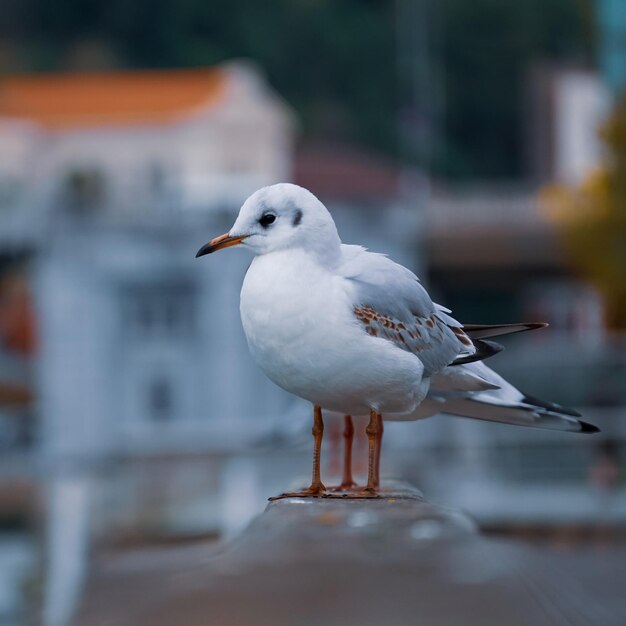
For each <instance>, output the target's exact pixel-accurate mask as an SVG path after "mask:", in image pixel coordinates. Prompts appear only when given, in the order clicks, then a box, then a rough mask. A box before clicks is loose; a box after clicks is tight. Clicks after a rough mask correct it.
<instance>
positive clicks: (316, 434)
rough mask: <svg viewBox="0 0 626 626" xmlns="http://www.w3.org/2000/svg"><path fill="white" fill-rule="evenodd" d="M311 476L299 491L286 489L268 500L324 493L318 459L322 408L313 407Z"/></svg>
mask: <svg viewBox="0 0 626 626" xmlns="http://www.w3.org/2000/svg"><path fill="white" fill-rule="evenodd" d="M312 432H313V478H312V480H311V486H310V487H307V488H306V489H301V490H299V491H288V492H286V493H281V494H280V495H279V496H275V497H272V498H270V500H278V499H280V498H301V497H304V496H311V497H321V496H323V495H324V494H325V493H326V487H324V485H323V483H322V480H321V475H320V459H321V455H322V439H323V437H324V420H323V418H322V408H321V407H319V406H317V405H316V406H314V407H313V431H312Z"/></svg>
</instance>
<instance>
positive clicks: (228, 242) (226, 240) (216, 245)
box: [196, 233, 246, 259]
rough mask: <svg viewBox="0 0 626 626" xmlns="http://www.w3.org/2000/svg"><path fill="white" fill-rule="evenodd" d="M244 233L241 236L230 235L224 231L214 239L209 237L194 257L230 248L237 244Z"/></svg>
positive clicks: (242, 238)
mask: <svg viewBox="0 0 626 626" xmlns="http://www.w3.org/2000/svg"><path fill="white" fill-rule="evenodd" d="M245 238H246V236H245V235H243V236H241V237H231V236H230V235H229V234H228V233H224V234H223V235H220V236H219V237H216V238H215V239H211V241H209V243H205V244H204V245H203V246H202V248H200V250H198V252H197V253H196V259H197V258H198V257H199V256H204V255H205V254H211V252H217V251H218V250H221V249H222V248H230V247H231V246H237V245H239V244H240V243H241V242H242V241H243V240H244V239H245Z"/></svg>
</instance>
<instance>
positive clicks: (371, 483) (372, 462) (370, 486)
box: [365, 409, 379, 494]
mask: <svg viewBox="0 0 626 626" xmlns="http://www.w3.org/2000/svg"><path fill="white" fill-rule="evenodd" d="M378 426H379V420H378V413H376V411H374V410H373V409H370V421H369V423H368V425H367V428H366V429H365V432H366V433H367V442H368V453H369V454H368V458H367V487H366V488H365V491H367V492H369V493H372V494H375V493H376V491H377V485H376V441H377V439H378Z"/></svg>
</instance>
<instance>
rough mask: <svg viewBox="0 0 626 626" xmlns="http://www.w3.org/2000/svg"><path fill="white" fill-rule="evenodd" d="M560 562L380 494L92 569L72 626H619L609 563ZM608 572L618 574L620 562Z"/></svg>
mask: <svg viewBox="0 0 626 626" xmlns="http://www.w3.org/2000/svg"><path fill="white" fill-rule="evenodd" d="M566 557H567V555H566V554H565V555H564V554H560V555H559V554H558V553H553V554H546V553H544V552H539V551H538V550H536V549H534V548H531V547H528V546H523V545H519V544H510V543H505V542H501V541H494V540H491V539H488V538H483V537H482V536H481V535H480V534H479V533H478V532H477V531H476V529H475V527H474V525H473V524H472V522H471V521H470V520H469V519H468V518H467V517H466V516H464V515H463V514H461V513H457V512H454V511H450V510H447V509H444V508H441V507H439V506H436V505H433V504H430V503H428V502H426V501H425V500H424V499H423V498H422V497H421V496H420V494H419V493H418V492H417V491H415V490H414V489H412V488H410V487H409V486H407V485H402V484H393V485H390V486H389V490H388V491H387V494H386V497H384V498H381V499H378V500H365V499H362V500H354V499H345V500H342V499H302V498H290V499H285V500H278V501H275V502H272V503H270V504H269V505H268V506H267V508H266V510H265V512H264V513H263V514H261V515H260V516H259V517H258V518H257V519H256V520H255V521H254V522H253V523H252V524H251V525H250V527H249V528H248V529H247V530H246V531H245V532H244V533H243V534H242V535H241V536H240V537H239V538H238V539H237V540H235V541H234V542H232V543H230V544H228V545H226V546H224V547H222V548H221V549H220V550H219V551H217V552H216V551H215V550H214V549H213V548H212V547H211V546H210V544H206V545H195V546H193V547H189V546H187V547H182V548H180V547H179V548H172V547H170V548H161V549H158V550H153V551H150V552H146V551H143V552H140V553H135V554H128V553H126V554H123V555H120V556H110V557H108V558H103V559H101V562H100V564H99V565H98V567H96V568H95V569H94V570H93V572H92V575H91V576H90V582H89V585H88V588H87V593H86V596H85V600H84V602H83V606H82V608H81V610H80V612H79V615H78V619H77V620H76V623H77V624H78V625H79V626H104V625H105V624H106V625H115V626H138V625H140V624H142V625H143V624H150V626H162V625H168V626H178V625H184V626H196V625H197V626H207V625H209V624H211V625H224V626H240V625H241V626H243V625H251V624H254V625H261V626H262V625H268V626H269V625H272V626H294V625H295V626H309V625H311V626H314V625H315V626H317V625H319V626H322V625H324V626H346V625H348V626H349V625H351V624H358V625H359V626H375V625H376V626H378V625H382V624H391V625H396V624H407V625H415V624H419V625H424V626H456V625H459V626H490V625H493V626H496V625H497V626H502V625H503V624H507V626H528V625H530V624H532V625H533V626H561V625H563V626H566V625H568V626H572V625H578V626H583V625H585V626H590V625H593V624H597V625H600V624H601V625H602V626H618V625H620V624H623V623H624V621H623V617H624V612H623V611H624V607H623V601H622V599H621V598H622V595H621V593H620V584H619V582H618V581H619V580H620V576H619V575H618V574H616V573H615V571H611V568H610V566H609V564H608V561H607V560H605V559H603V560H601V563H595V562H590V563H585V564H584V566H582V567H581V566H580V564H579V566H578V569H576V567H573V566H572V564H571V563H570V562H568V561H567V560H566ZM614 562H617V563H621V566H620V567H621V569H622V572H623V570H624V565H623V563H624V560H623V559H622V558H621V557H620V560H619V561H614ZM601 572H604V573H603V574H600V573H601ZM600 591H601V594H600V595H598V594H599V592H600ZM600 598H601V599H600Z"/></svg>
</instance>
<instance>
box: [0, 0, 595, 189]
mask: <svg viewBox="0 0 626 626" xmlns="http://www.w3.org/2000/svg"><path fill="white" fill-rule="evenodd" d="M411 1H414V3H415V6H416V7H419V6H422V5H424V6H426V5H428V6H429V7H430V11H429V14H430V15H431V20H432V23H431V22H430V21H429V24H428V28H427V30H428V32H429V33H430V35H431V41H430V42H429V48H430V50H429V53H430V61H431V65H432V71H431V75H432V76H433V78H434V80H435V81H436V83H437V84H435V85H433V91H437V92H440V93H442V94H443V99H442V100H443V102H444V107H443V109H442V110H439V111H435V112H434V120H435V124H436V125H437V127H438V132H436V133H435V138H436V140H437V145H435V146H434V149H433V152H434V154H435V161H434V163H433V164H432V165H434V167H435V169H436V170H437V171H439V172H440V173H442V174H444V175H447V176H451V177H493V176H502V177H510V176H515V175H520V174H521V173H522V170H523V163H522V155H523V146H522V142H521V135H522V132H521V131H522V124H523V116H524V110H523V107H524V102H523V86H524V80H525V76H526V72H527V70H528V67H529V64H530V63H532V62H533V61H535V60H538V59H542V58H546V57H548V58H553V59H555V58H556V59H560V58H565V59H571V58H572V57H574V58H582V59H586V58H588V57H589V55H590V49H591V39H592V35H591V26H590V24H591V19H590V11H591V9H590V6H591V0H524V1H523V2H520V1H519V0H515V1H513V0H473V1H472V2H468V1H467V0H396V1H395V2H394V1H391V0H267V1H260V0H231V1H230V2H224V1H223V0H222V1H213V2H211V1H210V0H106V1H105V0H55V1H54V2H51V1H50V0H20V1H19V2H15V0H0V36H1V37H2V38H3V40H4V41H5V47H6V46H7V45H9V44H10V43H11V42H13V46H14V48H15V49H16V50H17V52H16V53H14V54H13V56H9V57H6V56H5V59H4V66H5V69H9V70H10V69H11V68H15V69H18V70H23V69H31V70H58V69H64V68H68V67H77V66H85V65H87V66H89V65H91V66H108V65H117V66H119V67H182V66H201V65H211V64H214V63H216V62H219V61H222V60H225V59H229V58H233V57H248V58H252V59H254V60H256V61H257V62H258V63H259V65H260V66H261V67H263V68H264V69H265V70H266V71H267V74H268V78H269V80H270V82H271V83H272V84H273V85H274V86H275V87H276V89H277V90H278V91H279V92H280V93H281V94H283V95H284V96H285V97H286V98H287V100H288V101H290V102H291V103H292V105H293V106H295V107H296V109H297V111H298V113H299V115H300V118H301V119H302V121H303V128H304V131H305V133H306V134H308V135H316V136H319V135H322V136H323V135H327V136H332V137H333V138H335V137H339V138H348V139H352V140H355V141H357V142H361V143H364V144H366V145H370V146H371V147H372V148H374V149H378V150H382V151H385V152H387V153H389V154H391V155H396V156H397V155H400V154H401V153H402V151H401V147H402V141H401V138H400V137H398V130H397V129H398V121H397V118H398V111H399V109H400V108H401V107H403V108H406V106H407V102H405V101H403V102H400V100H401V99H402V100H404V99H405V98H406V96H405V94H406V93H407V91H410V90H408V89H407V83H410V82H411V81H412V80H413V77H412V76H411V75H410V70H409V71H405V70H403V71H402V75H400V72H399V71H398V64H397V59H396V50H397V41H396V26H397V24H396V9H397V6H399V4H398V3H399V2H406V3H410V2H411ZM418 15H419V12H418ZM416 32H417V30H416ZM9 47H10V45H9ZM7 59H8V60H7ZM11 59H13V60H12V61H11ZM1 62H2V60H0V63H1ZM425 91H429V90H425ZM420 99H421V100H422V101H423V100H424V99H428V94H426V95H424V94H422V95H421V96H420ZM408 106H411V103H408ZM409 156H410V155H409Z"/></svg>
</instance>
